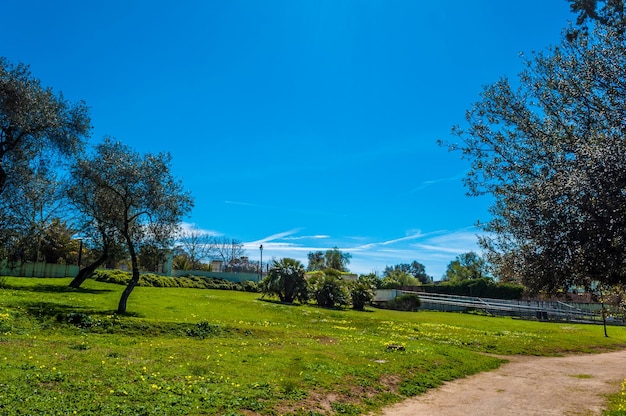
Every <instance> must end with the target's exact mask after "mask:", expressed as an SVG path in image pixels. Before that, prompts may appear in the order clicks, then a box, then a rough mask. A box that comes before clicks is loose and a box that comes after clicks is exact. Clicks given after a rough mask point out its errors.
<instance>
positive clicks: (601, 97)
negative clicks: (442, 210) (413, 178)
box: [451, 0, 626, 293]
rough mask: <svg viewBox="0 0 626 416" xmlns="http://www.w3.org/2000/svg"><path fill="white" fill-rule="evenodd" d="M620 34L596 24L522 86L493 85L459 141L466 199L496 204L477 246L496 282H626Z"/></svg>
mask: <svg viewBox="0 0 626 416" xmlns="http://www.w3.org/2000/svg"><path fill="white" fill-rule="evenodd" d="M576 4H579V5H582V4H583V2H582V1H577V2H576ZM588 4H590V5H591V6H593V7H595V6H596V5H599V4H604V5H606V6H613V5H615V6H616V7H620V8H621V7H623V4H622V2H621V1H618V2H613V1H608V0H607V1H606V2H595V1H592V2H589V3H588ZM620 10H621V9H620ZM596 11H597V10H596ZM621 13H622V12H621V11H620V14H621ZM590 17H593V16H590ZM620 19H621V18H620ZM620 19H618V20H620ZM616 22H617V21H616ZM623 29H624V25H623V23H619V22H617V23H613V20H611V23H610V24H609V25H605V24H603V22H602V19H598V20H595V21H594V23H593V26H592V28H591V29H590V30H588V31H587V30H582V31H580V32H579V33H578V34H577V36H566V37H565V39H563V41H562V42H561V43H560V45H559V46H558V47H551V48H549V49H547V50H546V51H545V52H543V53H538V54H534V55H533V58H532V59H531V60H528V61H526V69H525V70H524V71H523V72H522V73H521V74H520V77H519V86H516V87H515V88H514V87H513V86H512V85H511V83H509V81H508V80H507V79H502V80H500V81H498V82H496V83H494V84H493V85H490V86H488V87H487V88H485V90H484V92H483V94H482V97H481V99H480V101H479V102H477V103H476V104H475V105H474V106H473V108H472V109H470V110H469V111H468V112H467V117H466V118H467V123H468V127H467V128H466V129H458V128H457V129H454V130H453V131H454V133H455V134H456V135H457V136H458V137H459V138H460V139H461V143H460V144H458V145H452V146H451V148H452V149H453V150H458V151H460V152H461V154H462V157H463V158H466V159H468V160H469V161H470V162H471V170H470V172H469V174H468V176H467V177H466V184H467V185H468V186H469V192H470V194H471V195H482V194H490V195H491V196H492V197H493V201H494V202H493V204H492V206H491V209H490V211H491V218H492V219H491V220H490V221H488V222H487V223H485V224H484V229H485V231H487V234H486V236H485V237H484V238H482V239H481V240H480V243H481V245H482V246H483V248H484V249H485V252H486V257H487V260H488V261H489V263H491V264H492V265H493V266H494V275H496V276H498V278H499V279H500V280H503V281H512V282H521V283H523V284H524V285H526V286H527V287H528V288H530V289H531V290H532V291H535V292H539V291H543V292H548V293H556V292H558V291H560V290H567V289H569V288H570V287H572V286H581V287H585V288H587V289H590V288H593V287H594V286H595V285H597V284H601V285H603V286H607V285H608V286H611V285H616V284H620V283H625V282H626V267H624V264H626V238H624V236H625V235H626V215H624V207H625V206H626V192H624V189H626V140H624V132H625V128H624V120H625V119H626V88H625V86H624V80H626V35H625V34H624V30H623ZM516 84H517V83H516Z"/></svg>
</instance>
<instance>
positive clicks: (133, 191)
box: [73, 139, 193, 313]
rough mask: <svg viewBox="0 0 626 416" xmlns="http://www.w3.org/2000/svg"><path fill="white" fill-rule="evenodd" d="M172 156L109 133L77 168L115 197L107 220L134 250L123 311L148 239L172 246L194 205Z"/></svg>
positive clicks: (88, 180)
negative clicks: (146, 151)
mask: <svg viewBox="0 0 626 416" xmlns="http://www.w3.org/2000/svg"><path fill="white" fill-rule="evenodd" d="M170 160H171V157H170V156H169V155H168V154H163V153H160V154H157V155H154V154H146V155H141V154H139V153H137V152H135V151H133V150H132V149H131V148H130V147H128V146H126V145H123V144H122V143H119V142H113V141H111V140H110V139H105V140H104V142H103V143H102V144H99V145H98V146H96V152H95V154H94V156H93V157H92V158H86V159H81V160H79V162H78V164H77V166H76V168H75V169H74V172H73V174H75V175H78V176H80V177H81V178H83V180H84V181H85V182H86V183H91V184H93V185H94V186H95V190H96V191H97V192H98V194H99V196H102V197H103V198H104V199H105V200H106V201H109V202H110V204H111V206H112V209H111V210H109V211H108V212H107V215H106V216H103V218H102V220H103V221H105V222H106V224H107V226H108V227H110V228H111V229H114V230H115V232H116V233H118V234H119V235H120V236H121V238H122V240H123V241H124V243H125V245H126V249H127V250H128V253H129V255H130V259H131V265H132V278H131V280H130V281H129V283H128V285H127V286H126V289H125V290H124V291H123V293H122V296H121V298H120V302H119V305H118V308H117V311H118V313H124V312H126V304H127V301H128V297H129V296H130V294H131V292H132V291H133V289H134V287H135V286H136V285H137V283H138V282H139V260H138V255H137V254H138V253H137V251H138V247H139V246H140V245H141V243H144V242H149V243H151V244H158V245H160V246H162V247H166V246H168V245H169V244H170V243H171V241H172V239H173V238H174V236H175V235H176V233H177V231H178V227H179V226H180V221H181V219H182V217H183V216H184V215H185V214H187V213H188V212H189V211H190V209H191V207H192V205H193V202H192V199H191V196H190V195H189V194H188V193H187V192H185V191H184V190H183V186H182V184H181V183H180V182H179V181H177V180H176V179H175V178H174V177H173V176H172V174H171V172H170Z"/></svg>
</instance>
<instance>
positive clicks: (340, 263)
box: [307, 247, 352, 272]
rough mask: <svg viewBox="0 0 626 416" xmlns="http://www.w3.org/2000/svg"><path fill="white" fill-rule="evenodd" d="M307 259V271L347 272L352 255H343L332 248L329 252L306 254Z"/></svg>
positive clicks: (335, 248)
mask: <svg viewBox="0 0 626 416" xmlns="http://www.w3.org/2000/svg"><path fill="white" fill-rule="evenodd" d="M307 257H308V258H309V265H308V266H307V271H309V272H311V271H315V270H326V269H334V270H338V271H340V272H347V271H348V264H350V259H351V258H352V255H351V254H350V253H344V252H343V251H341V250H339V249H338V248H337V247H333V248H332V249H330V250H326V251H325V252H324V251H314V252H310V253H309V254H307Z"/></svg>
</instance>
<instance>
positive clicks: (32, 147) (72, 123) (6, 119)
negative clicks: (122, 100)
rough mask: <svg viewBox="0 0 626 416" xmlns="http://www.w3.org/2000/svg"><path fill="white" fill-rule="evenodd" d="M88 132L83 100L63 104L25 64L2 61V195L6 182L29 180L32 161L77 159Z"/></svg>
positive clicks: (0, 132)
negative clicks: (74, 157) (58, 158)
mask: <svg viewBox="0 0 626 416" xmlns="http://www.w3.org/2000/svg"><path fill="white" fill-rule="evenodd" d="M89 129H90V120H89V115H88V109H87V106H86V105H85V103H84V102H79V103H77V104H71V103H69V102H67V101H66V100H65V99H64V97H63V95H62V94H61V93H59V94H58V95H57V94H55V93H54V92H53V91H52V89H50V88H44V87H42V86H41V83H40V81H39V80H38V79H36V78H33V76H32V75H31V73H30V70H29V68H28V66H26V65H24V64H17V65H13V64H11V63H9V61H8V60H7V59H6V58H3V57H0V197H2V194H3V192H4V190H5V189H6V186H7V184H8V181H9V179H11V183H12V184H19V183H26V182H28V181H29V180H30V179H31V174H30V173H31V163H32V161H33V160H37V159H38V158H41V157H46V158H50V157H52V156H55V155H60V156H64V157H65V156H75V155H77V154H78V153H79V152H80V150H81V149H82V147H83V145H84V142H83V140H84V138H85V137H86V136H87V135H88V133H89Z"/></svg>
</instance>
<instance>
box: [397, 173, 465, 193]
mask: <svg viewBox="0 0 626 416" xmlns="http://www.w3.org/2000/svg"><path fill="white" fill-rule="evenodd" d="M463 177H465V172H461V173H458V174H456V175H454V176H450V177H447V178H439V179H432V180H429V181H424V182H422V183H420V184H419V185H417V186H416V187H415V188H413V189H411V191H410V192H409V193H411V194H412V193H415V192H418V191H421V190H422V189H425V188H428V187H429V186H433V185H437V184H442V183H447V182H458V181H460V180H461V179H463Z"/></svg>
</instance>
